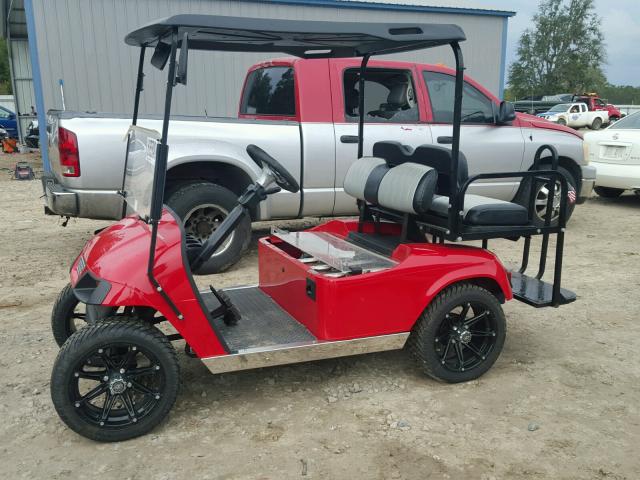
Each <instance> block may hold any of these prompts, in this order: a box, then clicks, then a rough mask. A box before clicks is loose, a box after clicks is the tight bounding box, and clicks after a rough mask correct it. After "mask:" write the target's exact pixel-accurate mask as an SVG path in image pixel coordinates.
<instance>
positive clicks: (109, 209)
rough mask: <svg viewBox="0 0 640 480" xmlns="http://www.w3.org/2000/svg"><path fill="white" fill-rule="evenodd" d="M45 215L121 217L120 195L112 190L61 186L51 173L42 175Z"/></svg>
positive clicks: (100, 217) (101, 218) (99, 218)
mask: <svg viewBox="0 0 640 480" xmlns="http://www.w3.org/2000/svg"><path fill="white" fill-rule="evenodd" d="M42 189H43V191H44V201H45V208H44V211H45V213H46V214H47V215H62V216H65V217H67V216H68V217H81V218H93V219H98V220H119V219H121V218H122V209H123V203H122V200H123V199H122V197H121V196H120V195H119V194H118V192H117V191H114V190H80V189H78V190H72V189H68V188H65V187H63V186H62V185H60V184H59V183H58V181H57V180H56V178H55V177H54V176H52V175H44V176H43V177H42Z"/></svg>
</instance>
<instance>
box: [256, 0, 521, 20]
mask: <svg viewBox="0 0 640 480" xmlns="http://www.w3.org/2000/svg"><path fill="white" fill-rule="evenodd" d="M243 1H254V2H260V3H280V4H285V5H307V6H315V7H337V8H359V9H364V10H396V11H404V12H423V13H425V12H428V13H456V14H461V15H489V16H492V17H513V16H514V15H515V14H516V12H512V11H508V10H482V9H479V8H456V7H432V6H422V5H400V4H396V3H394V4H390V3H373V2H365V1H345V0H243Z"/></svg>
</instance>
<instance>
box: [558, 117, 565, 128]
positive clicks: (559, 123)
mask: <svg viewBox="0 0 640 480" xmlns="http://www.w3.org/2000/svg"><path fill="white" fill-rule="evenodd" d="M558 125H562V126H563V127H566V126H567V121H566V120H565V119H564V118H559V119H558Z"/></svg>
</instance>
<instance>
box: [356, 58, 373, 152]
mask: <svg viewBox="0 0 640 480" xmlns="http://www.w3.org/2000/svg"><path fill="white" fill-rule="evenodd" d="M369 58H371V54H369V53H367V54H366V55H365V56H363V57H362V62H361V63H360V78H359V80H358V115H359V118H358V158H362V155H363V153H362V152H363V150H364V84H365V81H364V74H365V72H366V71H367V63H369Z"/></svg>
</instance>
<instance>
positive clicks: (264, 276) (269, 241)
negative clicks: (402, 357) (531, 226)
mask: <svg viewBox="0 0 640 480" xmlns="http://www.w3.org/2000/svg"><path fill="white" fill-rule="evenodd" d="M365 227H366V228H365V231H367V229H372V225H365ZM387 228H389V229H390V230H393V229H396V230H397V228H399V226H398V225H388V227H387ZM356 229H357V222H356V221H341V220H334V221H331V222H328V223H325V224H323V225H320V226H318V227H315V228H313V229H312V230H315V231H326V232H331V233H333V234H336V235H339V236H346V235H347V234H348V233H349V231H351V230H356ZM396 233H399V231H398V232H396ZM281 246H282V243H281V241H280V240H278V239H277V238H275V237H267V238H263V239H261V240H260V241H259V246H258V248H259V260H260V288H261V289H262V290H263V291H264V292H266V293H267V294H268V295H269V296H270V297H271V298H273V299H274V300H275V301H276V302H277V303H278V304H279V305H280V306H281V307H282V308H284V309H285V310H286V311H287V312H289V313H290V314H291V315H292V316H293V317H295V318H296V319H297V320H298V321H300V322H301V323H303V324H304V325H305V326H306V327H307V328H308V329H309V330H310V331H311V333H313V334H314V335H315V336H316V337H317V338H318V339H321V340H343V339H351V338H359V337H366V336H372V335H385V334H391V333H398V332H407V331H409V330H411V328H412V327H413V324H414V323H415V321H416V320H417V319H418V317H419V316H420V314H421V313H422V311H423V310H424V309H425V308H426V307H427V305H428V304H429V302H431V300H432V299H433V298H434V297H435V296H436V295H437V294H438V293H439V292H440V291H441V290H442V289H443V288H446V287H447V286H448V285H450V284H452V283H456V282H460V281H463V280H469V279H478V278H485V279H490V280H492V281H494V282H495V283H496V285H497V286H498V287H499V288H500V289H501V290H502V292H503V294H504V296H505V299H506V300H510V299H511V298H512V293H511V286H510V283H509V279H508V278H507V274H506V271H505V269H504V267H503V266H502V264H501V263H500V261H499V260H498V259H497V258H496V257H495V256H494V255H493V254H492V253H490V252H488V251H486V250H482V249H480V248H475V247H467V246H457V245H440V244H428V243H419V244H404V245H400V246H399V247H398V248H397V249H396V250H395V251H394V253H393V255H392V258H393V259H394V260H397V261H398V262H399V264H398V265H397V266H396V267H394V268H392V269H389V270H385V271H380V272H373V273H367V274H363V275H354V276H350V277H343V278H328V277H325V276H323V275H321V274H316V273H314V272H313V271H312V270H311V269H310V267H308V266H307V265H305V264H303V263H301V262H299V261H297V260H296V259H295V258H294V257H293V256H291V255H290V253H294V255H295V253H297V252H295V249H291V248H288V249H287V248H285V249H282V248H281ZM307 279H311V280H312V281H313V282H314V283H315V300H312V299H311V298H310V297H309V295H307V292H306V288H307Z"/></svg>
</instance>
